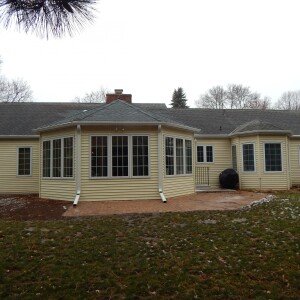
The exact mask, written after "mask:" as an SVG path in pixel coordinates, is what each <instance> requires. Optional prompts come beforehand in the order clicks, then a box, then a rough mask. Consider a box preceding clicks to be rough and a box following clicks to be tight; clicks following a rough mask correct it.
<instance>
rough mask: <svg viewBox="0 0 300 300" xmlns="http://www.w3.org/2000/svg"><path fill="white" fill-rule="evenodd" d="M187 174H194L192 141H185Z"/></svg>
mask: <svg viewBox="0 0 300 300" xmlns="http://www.w3.org/2000/svg"><path fill="white" fill-rule="evenodd" d="M185 168H186V169H185V173H186V174H192V172H193V160H192V141H190V140H185Z"/></svg>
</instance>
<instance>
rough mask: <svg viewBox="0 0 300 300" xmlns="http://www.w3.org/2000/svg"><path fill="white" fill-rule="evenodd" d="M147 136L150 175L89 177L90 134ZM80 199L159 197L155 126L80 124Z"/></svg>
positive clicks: (142, 198) (141, 198) (102, 199)
mask: <svg viewBox="0 0 300 300" xmlns="http://www.w3.org/2000/svg"><path fill="white" fill-rule="evenodd" d="M111 134H113V135H147V136H149V147H150V148H149V153H150V158H149V159H150V176H149V177H147V178H111V179H109V178H107V179H106V178H101V179H100V178H99V179H98V178H92V179H91V178H90V137H91V136H93V135H111ZM81 141H82V146H81V165H82V166H81V197H80V201H105V200H145V199H159V193H158V169H157V127H144V128H143V127H127V126H121V125H120V126H117V125H116V126H114V127H98V128H95V127H94V128H91V127H90V128H85V127H83V128H82V138H81Z"/></svg>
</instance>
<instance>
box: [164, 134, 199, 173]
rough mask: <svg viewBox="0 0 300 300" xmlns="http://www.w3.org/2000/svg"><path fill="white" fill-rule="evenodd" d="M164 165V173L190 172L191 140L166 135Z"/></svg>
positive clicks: (191, 170) (191, 169)
mask: <svg viewBox="0 0 300 300" xmlns="http://www.w3.org/2000/svg"><path fill="white" fill-rule="evenodd" d="M165 166H166V175H184V174H192V173H193V168H192V141H191V140H186V139H181V138H173V137H166V138H165Z"/></svg>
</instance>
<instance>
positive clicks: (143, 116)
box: [37, 100, 199, 131]
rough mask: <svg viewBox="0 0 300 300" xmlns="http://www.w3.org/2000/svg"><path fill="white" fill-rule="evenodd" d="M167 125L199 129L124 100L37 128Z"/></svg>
mask: <svg viewBox="0 0 300 300" xmlns="http://www.w3.org/2000/svg"><path fill="white" fill-rule="evenodd" d="M111 123H121V124H151V125H152V124H167V125H169V126H174V127H179V128H184V129H188V130H192V131H199V130H198V129H195V128H191V127H188V126H186V125H185V124H183V123H180V122H176V121H175V120H172V119H170V118H168V117H166V116H163V115H160V114H157V113H155V112H153V111H152V112H150V111H147V110H143V109H141V108H140V107H137V106H135V105H133V104H129V103H127V102H125V101H122V100H115V101H113V102H111V103H109V104H106V105H103V106H101V107H97V108H94V109H92V110H83V111H81V112H79V113H76V114H73V115H71V116H68V117H66V118H64V119H62V120H58V121H56V122H53V123H51V124H48V125H46V126H42V127H40V128H37V131H44V130H48V129H53V128H59V127H65V126H70V125H75V124H81V125H83V124H87V125H92V124H111Z"/></svg>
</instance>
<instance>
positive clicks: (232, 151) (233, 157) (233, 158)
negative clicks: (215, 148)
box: [231, 145, 237, 171]
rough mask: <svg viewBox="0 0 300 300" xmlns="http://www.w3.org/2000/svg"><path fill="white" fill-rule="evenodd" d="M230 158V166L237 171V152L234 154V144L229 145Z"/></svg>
mask: <svg viewBox="0 0 300 300" xmlns="http://www.w3.org/2000/svg"><path fill="white" fill-rule="evenodd" d="M231 160H232V168H233V170H235V171H237V154H236V145H232V146H231Z"/></svg>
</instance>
